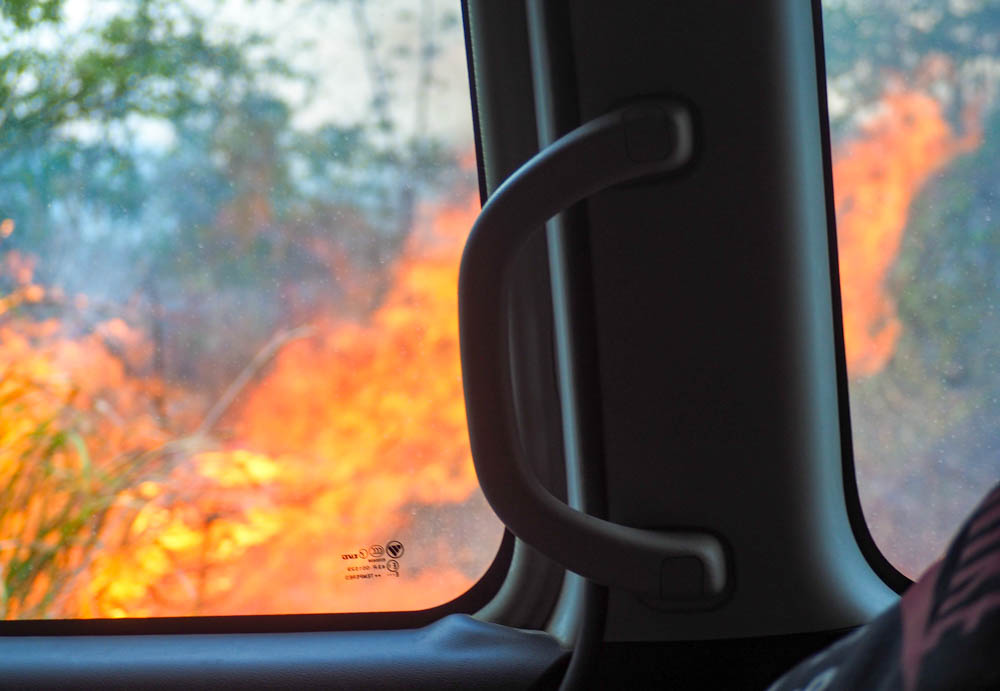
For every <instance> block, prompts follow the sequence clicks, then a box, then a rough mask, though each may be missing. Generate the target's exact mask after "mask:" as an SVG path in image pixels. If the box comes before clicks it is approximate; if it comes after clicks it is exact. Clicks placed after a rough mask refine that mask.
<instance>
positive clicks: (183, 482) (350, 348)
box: [0, 201, 502, 618]
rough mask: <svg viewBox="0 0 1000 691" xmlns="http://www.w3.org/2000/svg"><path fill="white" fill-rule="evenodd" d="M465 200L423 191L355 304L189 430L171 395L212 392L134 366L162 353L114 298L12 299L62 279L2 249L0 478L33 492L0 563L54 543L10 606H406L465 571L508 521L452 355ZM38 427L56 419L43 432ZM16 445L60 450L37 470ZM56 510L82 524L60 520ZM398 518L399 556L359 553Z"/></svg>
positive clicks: (289, 344)
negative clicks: (46, 302)
mask: <svg viewBox="0 0 1000 691" xmlns="http://www.w3.org/2000/svg"><path fill="white" fill-rule="evenodd" d="M477 212H478V205H477V204H475V203H473V202H472V201H470V202H469V203H468V204H466V205H459V206H454V207H449V208H443V209H437V210H431V211H429V212H428V213H425V214H424V216H425V217H427V223H426V224H425V225H426V228H425V229H424V230H423V231H422V232H418V233H415V234H414V235H413V236H412V237H411V239H410V242H409V245H408V246H407V248H406V250H405V251H404V255H403V258H402V259H401V260H400V261H399V263H398V265H397V266H396V267H395V272H394V280H393V283H392V287H391V288H390V290H389V292H388V294H387V295H386V297H385V298H384V300H383V301H382V304H381V307H379V308H378V309H377V310H376V311H375V312H374V313H373V314H372V315H370V317H369V318H368V319H367V320H366V321H364V322H357V321H351V320H346V319H345V320H338V319H335V318H333V317H330V316H327V317H323V318H319V319H317V320H316V321H314V322H313V323H312V324H310V325H309V327H308V329H307V330H303V331H302V332H301V333H298V334H297V336H296V337H294V338H288V339H286V340H285V341H282V342H281V343H280V347H277V348H275V350H274V353H272V354H271V355H272V356H273V358H272V359H270V360H269V362H268V363H267V366H266V367H264V368H262V369H261V370H260V371H259V372H257V373H255V375H254V377H253V380H254V381H253V382H252V383H250V384H249V385H247V386H246V388H245V389H243V390H242V397H241V398H239V397H237V398H236V400H235V401H234V402H231V405H229V406H228V407H227V411H228V412H226V413H225V414H224V415H223V416H222V419H221V421H220V424H219V425H218V426H217V429H216V430H214V431H211V432H209V431H208V430H206V429H203V427H204V426H201V427H199V426H197V425H190V424H188V427H189V428H195V429H196V431H195V432H192V433H190V434H188V435H187V436H180V437H179V436H178V435H177V434H176V433H172V432H170V431H168V429H167V424H166V421H165V420H164V419H163V418H164V415H163V410H162V401H163V400H164V399H165V398H166V399H169V400H171V401H173V402H174V403H173V408H174V409H181V410H186V411H187V414H186V415H184V416H181V417H183V419H185V420H188V421H190V420H192V419H193V417H194V416H192V414H191V413H190V411H191V410H193V409H199V410H202V411H204V409H205V407H206V406H205V405H204V402H203V401H201V400H200V399H199V398H198V397H197V396H195V395H194V394H192V393H190V392H187V391H184V390H181V389H178V388H169V387H168V386H167V385H166V384H165V383H164V382H161V381H158V380H156V378H155V377H152V376H146V375H142V374H139V372H140V371H142V363H143V362H145V361H147V360H148V359H149V358H150V357H151V354H152V351H151V348H150V346H149V343H148V341H147V340H146V339H145V338H144V337H143V335H142V333H141V332H139V331H138V330H136V329H133V328H132V327H130V326H129V324H128V323H127V321H126V320H124V319H121V318H114V319H109V320H104V321H101V322H99V323H98V324H97V325H96V326H95V327H93V328H92V329H90V331H89V332H87V333H84V334H76V335H75V336H71V335H68V334H67V333H66V328H65V327H64V325H62V324H60V323H59V322H57V321H56V320H53V319H49V320H42V321H37V320H32V319H30V318H28V317H27V316H24V315H21V314H19V313H18V310H17V307H19V306H20V305H24V304H26V303H28V302H31V301H34V302H37V301H38V300H41V299H43V298H45V299H48V298H49V297H51V295H49V294H52V295H55V296H57V297H58V298H59V299H60V300H61V301H62V302H63V303H65V302H66V300H65V298H64V296H61V295H59V294H58V291H45V290H44V289H43V288H42V287H41V286H38V285H36V284H34V283H33V282H32V280H33V279H32V277H33V274H34V263H33V261H32V260H30V259H28V258H26V257H23V256H21V255H20V254H18V253H16V252H8V253H7V255H6V261H7V265H6V266H5V267H4V269H3V272H2V274H0V276H7V277H13V278H14V283H15V285H14V287H13V290H10V291H8V294H7V295H6V297H4V298H3V301H2V307H3V309H6V310H8V311H9V314H8V315H7V316H6V317H5V318H6V319H7V321H6V322H5V323H2V324H0V366H2V367H3V368H4V370H3V371H4V377H3V378H2V379H0V406H2V405H5V404H8V403H9V404H10V405H12V406H13V407H12V408H8V410H7V413H8V414H7V415H4V416H0V441H2V442H3V443H2V445H0V490H2V489H3V486H4V483H6V486H7V491H8V493H10V492H11V491H13V490H17V491H19V492H20V493H21V494H22V495H23V496H22V497H21V500H20V503H19V502H17V501H15V502H13V503H8V510H6V511H5V512H4V513H3V514H0V559H2V562H0V563H3V564H4V565H6V567H7V569H8V572H7V573H6V574H4V573H2V572H0V577H2V576H4V575H6V576H7V579H6V582H7V583H10V582H12V578H11V574H10V571H9V570H10V569H11V568H20V566H19V565H20V564H21V562H24V563H25V564H27V565H28V567H30V568H35V569H41V565H42V564H44V563H47V562H45V561H44V555H45V554H56V555H57V556H58V559H57V561H58V563H57V564H55V566H56V568H49V569H48V570H45V569H41V570H40V571H36V572H34V573H33V574H32V573H30V568H27V570H26V571H25V576H24V577H25V582H26V583H27V584H28V586H27V588H26V590H25V592H24V593H22V594H21V596H20V597H19V599H17V600H16V601H15V600H12V599H10V598H9V597H5V604H6V607H5V611H4V614H5V616H6V617H8V618H12V617H25V616H43V615H44V616H62V617H94V616H112V617H120V616H158V615H188V614H260V613H290V612H338V611H387V610H397V609H399V610H407V609H420V608H424V607H432V606H435V605H438V604H441V603H443V602H446V601H448V600H450V599H452V598H454V597H456V596H458V595H460V594H461V593H462V592H464V591H465V590H467V589H468V587H469V586H470V585H471V584H472V583H473V582H474V581H475V580H476V579H477V578H478V577H479V576H480V575H481V573H482V571H483V569H484V568H485V566H486V565H488V564H489V562H490V561H491V559H492V556H493V554H495V551H496V548H497V546H498V544H499V539H500V537H501V535H502V529H501V527H500V524H499V523H498V522H497V521H496V520H495V519H492V518H491V517H490V516H489V514H488V513H487V512H486V511H485V510H484V509H485V504H484V503H483V502H482V500H481V495H479V491H478V483H477V481H476V477H475V472H474V470H473V466H472V462H471V457H470V454H469V450H468V446H467V433H466V427H465V412H464V405H463V399H462V383H461V375H460V367H459V353H458V337H457V334H458V324H457V309H456V304H455V301H456V285H457V272H458V263H459V262H458V259H459V256H460V252H461V246H462V241H463V239H464V235H465V232H467V230H468V228H469V227H471V225H472V221H473V220H474V218H475V214H476V213H477ZM73 304H74V306H75V307H76V308H79V309H83V308H86V307H87V302H86V301H85V300H79V299H77V300H75V301H73ZM168 388H169V391H168ZM157 401H160V402H161V405H160V406H158V405H157ZM172 412H174V413H176V410H173V411H172ZM210 414H211V413H210ZM170 417H172V418H173V421H174V423H175V424H174V425H173V427H174V428H176V427H177V425H176V420H177V419H178V416H177V415H176V414H175V415H172V416H170ZM40 429H43V430H47V433H51V434H52V435H54V439H57V440H56V441H53V443H52V444H50V445H48V447H46V445H45V444H43V445H42V447H45V448H48V450H47V451H46V450H45V448H40V446H39V443H38V440H39V430H40ZM64 439H71V440H72V443H64V442H63V441H62V440H64ZM49 447H51V448H49ZM28 465H30V467H32V468H35V469H37V468H43V467H44V468H50V469H54V472H49V473H48V474H47V475H45V476H44V477H42V481H39V478H37V477H35V476H34V475H32V474H31V473H28V474H25V472H24V469H25V467H26V466H28ZM4 473H5V474H4ZM19 475H20V476H21V477H25V478H29V479H30V480H31V481H30V482H27V481H26V480H19V479H18V477H19ZM35 475H37V473H35ZM18 483H20V485H24V486H23V487H21V486H20V485H19V484H18ZM12 488H13V490H12ZM95 501H96V502H97V503H98V504H99V506H97V507H96V508H93V509H92V510H89V511H85V512H83V513H80V512H79V511H77V513H80V515H76V514H73V515H72V516H70V515H69V514H66V513H65V511H64V509H65V507H79V506H85V505H89V504H88V502H90V504H93V503H94V502H95ZM442 507H444V508H445V511H444V512H443V513H442V512H441V511H440V509H442ZM448 507H451V508H450V509H449V508H448ZM74 510H76V509H74ZM70 513H72V511H71V512H70ZM67 517H68V518H72V519H74V520H75V521H76V522H75V523H72V526H75V528H73V527H70V528H68V529H67V526H60V525H59V521H60V520H64V519H66V518H67ZM50 525H51V526H57V527H58V530H57V531H56V533H58V535H56V534H55V533H52V531H51V530H50V531H48V532H46V531H45V530H43V529H42V528H43V527H44V526H50ZM84 526H86V528H87V533H88V534H87V535H86V536H84V535H83V534H82V533H74V532H73V530H77V531H83V528H84ZM60 531H61V532H60ZM67 531H68V532H67ZM456 534H458V536H457V537H456ZM39 536H41V538H42V540H41V541H42V542H43V543H45V542H46V541H47V546H46V545H45V544H43V545H42V551H41V553H40V554H39V555H35V556H37V557H38V558H36V559H34V560H33V561H32V560H31V559H28V557H29V556H30V555H29V552H31V549H30V548H29V547H27V545H29V544H31V543H38V542H39V540H38V539H37V538H38V537H39ZM60 536H62V537H60ZM85 538H86V539H85ZM60 540H61V541H60ZM391 540H400V541H402V542H403V543H404V544H405V553H404V554H403V555H401V556H400V557H399V559H398V560H396V562H395V564H393V565H391V566H387V565H386V564H387V560H383V561H382V562H378V561H369V560H368V559H364V558H358V557H359V555H366V554H367V552H368V551H369V550H371V549H372V548H373V547H379V546H384V545H386V544H388V543H389V541H391ZM46 549H47V550H48V552H46V551H45V550H46ZM36 551H37V550H36ZM32 554H34V553H32ZM352 555H353V557H352V558H351V559H345V556H352ZM370 556H375V555H370ZM376 572H379V573H380V576H381V577H379V578H376V577H371V576H369V577H362V578H356V577H354V576H356V575H357V574H365V573H376ZM0 583H3V580H2V579H0Z"/></svg>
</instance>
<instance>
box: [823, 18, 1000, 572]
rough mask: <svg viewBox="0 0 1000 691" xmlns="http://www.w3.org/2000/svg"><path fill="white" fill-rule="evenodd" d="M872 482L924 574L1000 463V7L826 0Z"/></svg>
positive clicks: (908, 560)
mask: <svg viewBox="0 0 1000 691" xmlns="http://www.w3.org/2000/svg"><path fill="white" fill-rule="evenodd" d="M823 23H824V40H825V48H826V62H827V91H828V104H829V112H830V127H831V135H832V149H833V186H834V199H835V205H836V215H837V242H838V252H839V268H840V281H841V283H840V287H841V297H842V303H843V327H844V341H845V349H846V360H847V374H848V378H849V389H850V409H851V428H852V433H853V447H854V460H855V468H856V472H857V482H858V490H859V493H860V498H861V504H862V508H863V510H864V514H865V518H866V520H867V523H868V526H869V528H870V530H871V533H872V536H873V538H874V540H875V542H876V543H877V545H878V546H879V548H880V549H881V550H882V552H883V553H884V554H885V556H886V557H887V558H888V559H889V560H890V561H891V562H892V564H894V565H895V566H896V568H898V569H899V570H900V571H902V573H904V574H905V575H907V576H909V577H911V578H916V577H917V576H919V575H920V573H921V571H922V570H923V569H924V568H925V567H927V566H928V565H929V564H930V563H931V561H932V560H933V559H935V558H936V557H937V556H938V555H939V554H940V552H941V551H942V549H943V548H944V547H945V545H946V544H947V543H948V540H949V538H950V536H951V535H952V534H953V533H954V531H955V530H956V529H957V528H958V526H959V524H960V522H961V520H962V518H963V517H964V516H965V515H966V514H967V513H968V511H969V510H970V509H971V507H973V506H974V505H975V504H976V502H977V501H978V499H979V497H981V496H982V494H983V493H984V492H985V491H986V489H987V488H988V487H989V486H991V485H992V484H993V483H994V482H995V481H996V479H997V477H998V475H1000V461H998V458H1000V456H998V452H1000V432H998V429H1000V428H998V425H997V420H998V419H1000V376H998V373H1000V370H998V369H997V367H996V362H997V355H998V347H1000V314H998V312H997V307H996V306H997V300H998V295H1000V282H998V281H1000V213H998V212H1000V208H998V206H997V196H996V185H997V181H998V179H1000V168H998V167H997V161H998V160H1000V159H998V157H997V147H998V146H1000V127H998V125H1000V121H998V114H997V89H998V86H1000V53H998V51H997V48H998V45H1000V7H998V6H997V5H996V3H993V2H979V1H976V0H967V1H966V0H963V1H961V2H960V1H958V0H950V1H945V0H933V1H924V0H920V1H918V0H903V1H901V2H893V3H885V2H880V1H877V0H824V2H823Z"/></svg>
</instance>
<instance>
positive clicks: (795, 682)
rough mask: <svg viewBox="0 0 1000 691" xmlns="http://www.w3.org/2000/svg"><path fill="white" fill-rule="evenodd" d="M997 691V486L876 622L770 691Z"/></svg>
mask: <svg viewBox="0 0 1000 691" xmlns="http://www.w3.org/2000/svg"><path fill="white" fill-rule="evenodd" d="M821 689H828V690H830V691H839V690H840V689H901V690H902V691H924V690H925V689H949V690H951V689H1000V485H998V486H997V487H995V488H994V489H993V491H992V492H990V493H989V494H988V495H987V496H986V498H985V499H984V500H983V501H982V503H981V504H980V505H979V508H978V509H976V511H975V512H974V513H973V514H972V515H971V516H969V518H968V519H966V521H965V524H964V525H963V526H962V529H961V530H960V531H959V533H958V535H957V536H956V537H955V539H954V541H952V543H951V545H950V546H949V547H948V551H947V552H946V553H945V556H944V558H943V559H941V560H940V561H939V562H937V563H936V564H934V565H933V566H931V567H930V568H929V569H928V570H927V572H926V573H924V575H923V576H921V577H920V580H918V581H917V582H916V583H914V584H913V585H912V586H911V587H910V588H909V590H907V591H906V594H905V595H904V596H903V597H902V599H901V600H900V601H899V602H897V603H896V604H895V605H893V606H892V607H890V608H889V609H888V610H886V611H885V612H883V613H882V614H881V615H880V616H879V617H878V618H876V619H875V620H874V621H872V622H871V623H869V624H868V625H867V626H864V627H862V628H860V629H858V630H857V631H855V632H854V633H852V634H850V635H849V636H847V637H845V638H843V639H841V640H840V641H838V642H836V643H834V644H833V645H832V646H830V647H829V648H828V649H826V650H824V651H822V652H820V653H818V654H816V655H815V656H813V657H812V658H810V659H808V660H806V661H805V662H803V663H801V664H800V665H798V666H797V667H795V668H794V669H792V671H791V672H789V673H788V674H786V675H785V676H783V677H782V678H781V679H779V680H778V681H777V682H775V683H774V684H773V685H772V686H771V688H770V691H793V690H794V691H820V690H821Z"/></svg>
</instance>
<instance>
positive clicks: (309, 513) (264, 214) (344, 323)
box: [0, 0, 503, 619]
mask: <svg viewBox="0 0 1000 691" xmlns="http://www.w3.org/2000/svg"><path fill="white" fill-rule="evenodd" d="M472 136H473V135H472V127H471V109H470V104H469V94H468V75H467V73H466V66H465V53H464V41H463V36H462V27H461V17H460V8H459V6H458V4H457V3H454V4H451V3H434V2H417V1H416V0H414V1H412V2H411V1H404V0H399V1H395V2H390V3H366V2H361V1H360V0H359V1H357V2H332V1H327V0H286V1H281V0H218V1H212V2H202V1H200V0H199V1H198V2H195V1H193V0H141V1H136V2H131V1H128V2H126V1H124V0H73V1H66V2H63V1H61V0H16V1H11V2H6V1H5V2H3V3H2V4H0V613H2V615H3V617H4V618H7V619H43V618H80V617H147V616H184V615H229V614H283V613H308V612H370V611H394V610H415V609H423V608H429V607H434V606H436V605H440V604H442V603H445V602H447V601H449V600H451V599H453V598H455V597H457V596H459V595H461V594H462V593H464V592H465V591H466V590H467V589H468V588H469V587H470V586H471V585H472V584H474V583H475V582H476V581H477V580H478V579H479V578H480V577H481V576H482V575H483V573H484V572H485V571H486V569H487V568H488V567H489V565H490V564H491V563H492V561H493V559H494V557H495V555H496V553H497V549H498V546H499V544H500V541H501V538H502V535H503V528H502V526H501V525H500V523H499V522H498V521H497V520H496V518H495V517H494V516H493V514H492V513H491V511H490V509H489V508H488V506H487V505H486V503H485V501H484V499H483V497H482V495H481V493H480V491H479V488H478V484H477V481H476V476H475V472H474V470H473V466H472V463H471V457H470V454H469V450H468V445H467V444H468V442H467V431H466V425H465V413H464V406H463V400H462V382H461V373H460V366H459V353H458V336H457V304H456V301H457V298H456V294H457V287H456V286H457V274H458V262H459V256H460V251H461V248H462V245H463V243H464V239H465V234H466V232H467V231H468V229H469V227H470V226H471V224H472V221H473V219H474V218H475V215H476V213H477V211H478V207H479V203H478V190H477V185H476V175H475V159H474V154H473V148H474V147H473V140H472Z"/></svg>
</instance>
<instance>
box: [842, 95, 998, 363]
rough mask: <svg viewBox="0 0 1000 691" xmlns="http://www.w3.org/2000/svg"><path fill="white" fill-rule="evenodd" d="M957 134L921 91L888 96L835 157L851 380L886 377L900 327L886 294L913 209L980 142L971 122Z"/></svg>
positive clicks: (846, 336) (892, 305)
mask: <svg viewBox="0 0 1000 691" xmlns="http://www.w3.org/2000/svg"><path fill="white" fill-rule="evenodd" d="M967 120H968V122H967V127H966V132H965V134H963V135H962V136H957V135H956V134H955V133H954V132H953V131H952V129H951V127H950V126H949V125H948V122H947V121H946V120H945V119H944V117H943V115H942V113H941V106H940V105H939V103H938V102H937V101H936V100H934V99H933V98H931V97H930V96H927V95H926V94H923V93H920V92H917V91H907V90H902V89H899V90H894V91H890V92H889V93H887V94H886V95H885V96H884V98H883V100H882V103H881V104H880V107H879V110H878V112H877V113H876V114H875V116H874V117H873V118H872V119H871V120H870V121H869V122H868V123H867V124H866V125H865V126H864V127H863V129H862V132H861V136H860V137H859V138H858V139H855V140H853V141H851V142H848V143H847V144H846V145H845V146H842V147H841V148H840V149H839V150H837V151H835V152H834V164H833V180H834V201H835V204H836V209H837V242H838V247H839V256H840V286H841V295H842V299H843V315H844V343H845V347H846V351H847V368H848V372H849V373H850V376H851V377H852V378H857V377H865V376H870V375H872V374H875V373H877V372H879V371H880V370H881V369H882V368H883V367H884V366H885V364H886V363H887V362H888V361H889V359H890V358H891V357H892V354H893V352H894V350H895V347H896V342H897V340H898V339H899V335H900V329H901V325H900V322H899V319H898V317H897V315H896V306H895V303H894V301H893V299H892V297H891V296H890V295H889V294H888V293H887V292H886V284H885V282H886V275H887V273H888V271H889V269H890V267H891V266H892V263H893V261H894V260H895V258H896V255H897V254H898V252H899V247H900V242H901V240H902V237H903V230H904V228H905V227H906V220H907V214H908V213H909V208H910V204H911V202H912V201H913V199H914V197H915V196H916V195H917V193H918V192H919V191H920V189H921V187H923V185H924V184H925V183H926V182H927V180H928V179H929V178H930V177H931V176H932V175H934V174H935V173H937V172H938V171H940V170H941V169H942V168H944V167H945V166H946V165H947V164H948V163H949V162H950V161H951V160H952V159H953V158H955V156H957V155H959V154H962V153H964V152H967V151H970V150H972V149H974V148H975V147H976V146H978V145H979V141H980V131H979V128H978V127H977V126H976V125H975V123H974V119H973V118H972V117H970V118H968V119H967Z"/></svg>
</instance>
